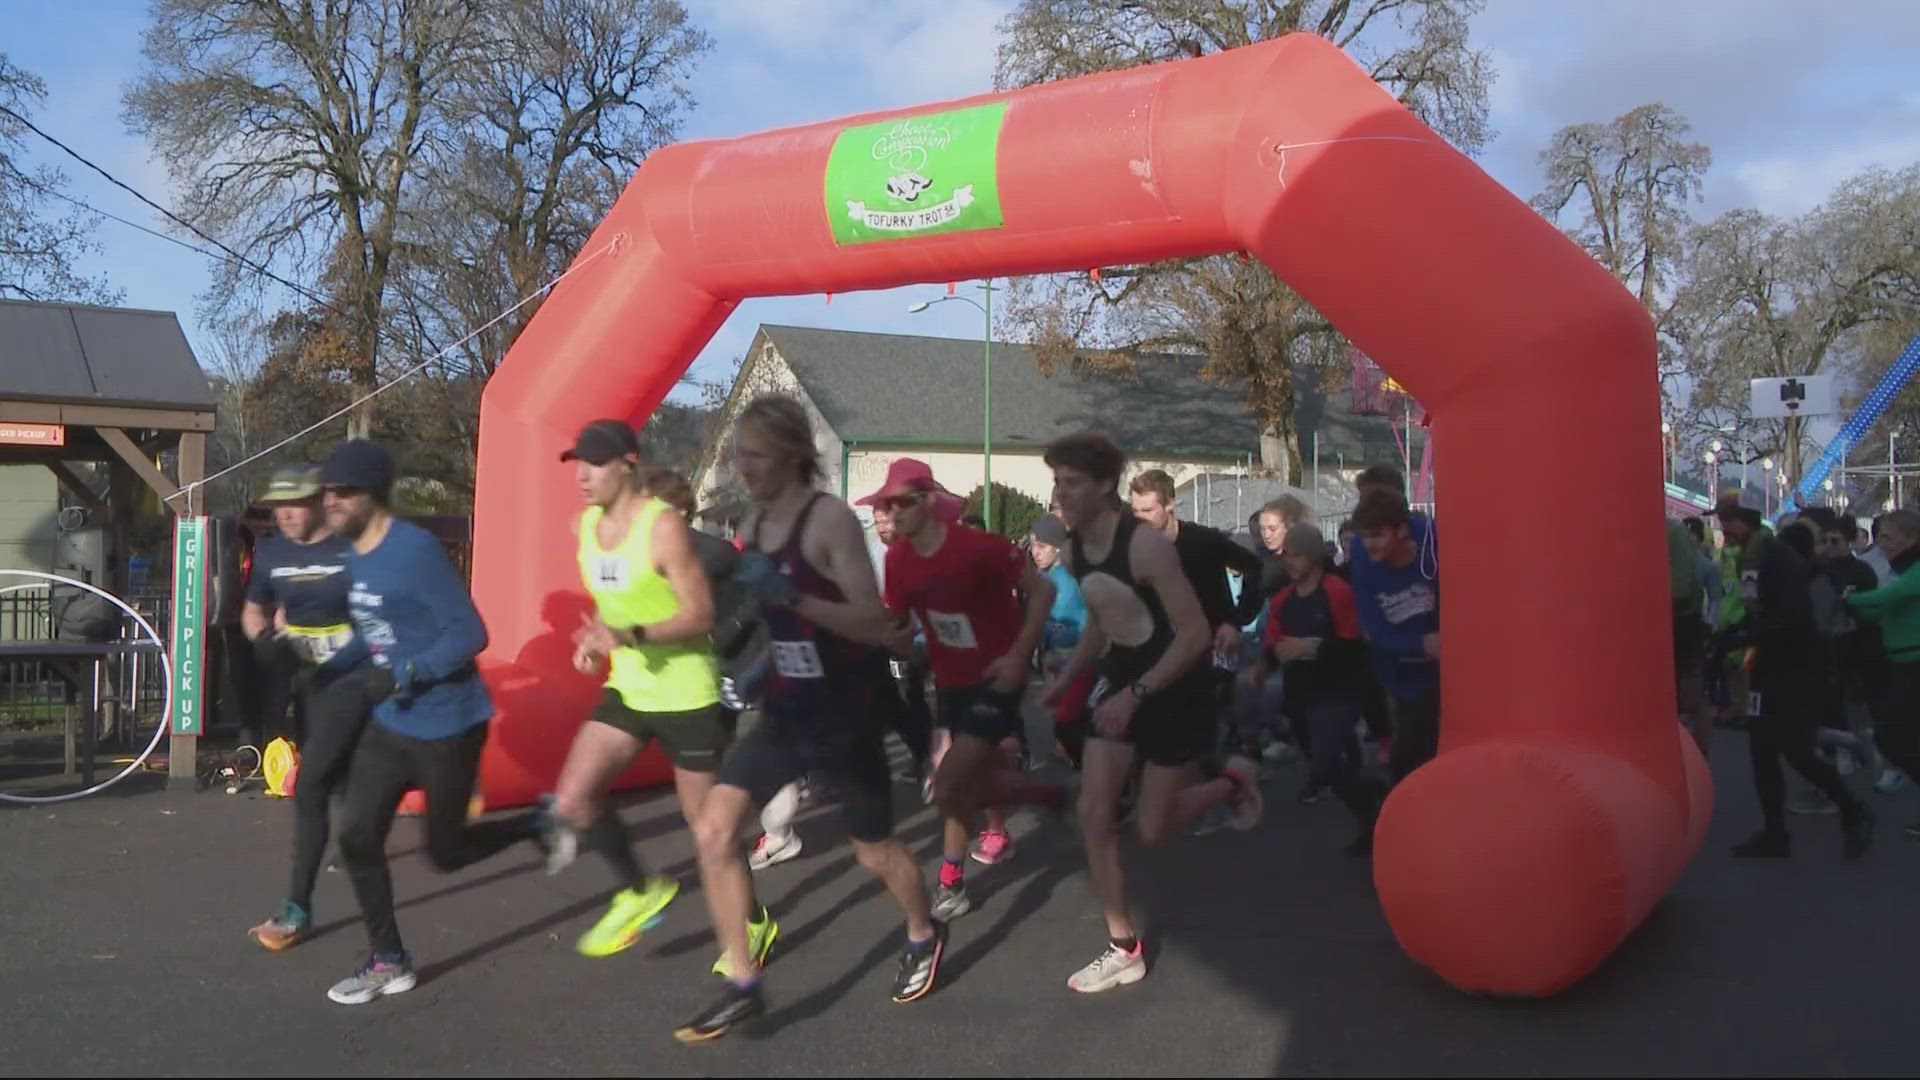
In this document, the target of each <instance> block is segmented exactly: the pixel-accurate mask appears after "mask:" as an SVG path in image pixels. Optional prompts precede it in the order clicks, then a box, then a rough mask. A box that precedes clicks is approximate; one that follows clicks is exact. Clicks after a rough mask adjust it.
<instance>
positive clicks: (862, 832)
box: [715, 718, 893, 844]
mask: <svg viewBox="0 0 1920 1080" xmlns="http://www.w3.org/2000/svg"><path fill="white" fill-rule="evenodd" d="M855 722H856V723H858V725H859V730H857V731H846V730H844V729H843V730H841V731H838V732H836V733H834V734H832V735H826V734H824V733H822V732H820V731H817V730H810V729H803V730H795V728H794V726H793V725H790V724H782V723H779V722H778V721H774V720H772V719H771V718H768V719H767V720H766V722H763V723H761V724H760V725H759V726H758V727H756V728H754V729H753V730H752V731H750V732H748V733H747V734H746V735H745V736H744V737H742V738H741V740H740V742H739V744H738V745H737V746H735V747H734V748H733V753H732V754H731V755H729V756H728V757H727V761H726V764H724V765H722V766H721V767H720V775H719V776H718V777H717V778H716V781H715V782H716V783H721V784H726V785H728V786H730V787H737V788H739V789H740V790H742V791H744V792H746V793H747V797H748V798H749V799H752V800H753V802H754V804H755V805H757V806H765V805H767V803H768V802H769V801H770V800H771V799H772V798H773V797H774V795H775V794H777V793H778V792H779V790H780V789H781V788H783V787H786V786H787V785H788V784H791V783H793V782H794V781H796V780H800V779H803V778H809V777H811V778H817V779H819V780H821V781H824V784H823V786H824V787H826V788H827V789H829V790H831V791H832V792H834V793H835V794H836V795H837V796H838V797H839V800H840V813H841V815H842V816H843V817H844V818H845V820H846V823H847V832H848V834H849V835H851V836H852V837H853V838H854V839H855V840H859V841H861V842H863V843H869V844H875V843H879V842H880V841H882V840H885V839H887V838H888V837H891V836H892V835H893V777H892V775H891V774H890V772H889V771H888V769H887V748H886V743H885V741H884V740H885V734H884V732H883V731H882V730H881V729H880V728H879V727H878V726H877V725H875V724H874V723H872V721H871V720H869V719H861V720H859V721H855Z"/></svg>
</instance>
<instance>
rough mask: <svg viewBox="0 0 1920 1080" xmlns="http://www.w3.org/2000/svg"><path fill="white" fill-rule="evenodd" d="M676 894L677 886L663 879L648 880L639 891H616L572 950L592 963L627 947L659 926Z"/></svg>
mask: <svg viewBox="0 0 1920 1080" xmlns="http://www.w3.org/2000/svg"><path fill="white" fill-rule="evenodd" d="M678 895H680V883H679V882H678V881H675V880H673V879H672V878H667V877H654V878H648V879H647V886H646V888H644V889H641V890H637V891H636V890H634V889H622V890H620V891H619V892H617V893H615V894H614V897H613V905H612V906H611V907H609V908H607V913H606V914H605V915H603V916H601V918H600V921H599V922H597V923H594V924H593V929H591V930H588V931H587V932H586V933H584V934H582V935H580V943H579V944H578V945H577V946H576V948H578V949H579V950H580V955H581V956H590V957H593V958H594V959H596V960H598V959H600V958H602V957H607V956H612V955H613V954H614V953H617V952H621V951H623V950H625V949H628V948H631V947H632V946H633V943H634V942H636V941H639V940H640V935H641V934H644V933H646V932H647V931H649V930H651V929H653V928H654V927H656V926H659V925H660V919H661V916H662V914H663V913H664V912H665V911H666V910H667V905H668V904H671V903H673V898H674V897H676V896H678Z"/></svg>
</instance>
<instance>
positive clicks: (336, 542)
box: [247, 533, 367, 671]
mask: <svg viewBox="0 0 1920 1080" xmlns="http://www.w3.org/2000/svg"><path fill="white" fill-rule="evenodd" d="M352 550H353V545H351V544H349V543H347V542H346V541H345V540H342V539H341V538H339V537H337V536H327V537H323V538H321V539H319V540H315V541H314V542H312V543H310V544H302V543H298V542H296V541H293V540H289V539H288V538H287V537H285V536H282V535H280V534H277V533H276V534H275V535H273V536H269V537H267V538H266V539H264V540H262V541H260V543H259V544H258V545H256V546H255V547H254V549H253V568H252V570H251V571H249V576H248V578H247V602H248V603H249V604H258V605H259V606H261V607H263V608H278V609H279V610H280V611H282V612H284V613H285V614H286V617H287V632H286V634H285V637H286V639H287V641H288V643H289V644H290V645H292V647H293V648H294V650H295V651H296V652H297V653H299V654H300V656H301V658H302V659H304V660H306V661H307V662H308V663H313V664H318V665H319V666H320V667H321V668H323V669H325V670H327V671H345V670H347V669H348V668H350V667H353V666H354V665H355V664H358V663H359V662H360V661H362V660H365V659H366V658H367V649H366V645H365V644H363V643H362V642H361V641H360V638H359V637H358V636H357V635H356V634H354V632H353V624H352V622H351V620H350V618H349V616H348V614H347V587H348V586H349V584H351V581H350V577H349V575H348V573H347V556H348V554H349V553H351V552H352Z"/></svg>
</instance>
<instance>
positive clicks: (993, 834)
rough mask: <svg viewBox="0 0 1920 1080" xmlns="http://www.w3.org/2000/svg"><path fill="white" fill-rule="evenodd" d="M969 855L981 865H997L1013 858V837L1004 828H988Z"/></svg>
mask: <svg viewBox="0 0 1920 1080" xmlns="http://www.w3.org/2000/svg"><path fill="white" fill-rule="evenodd" d="M967 855H968V856H969V857H971V858H972V859H973V861H974V862H977V863H979V864H980V865H981V866H995V865H998V864H999V863H1003V862H1006V861H1007V860H1008V859H1011V858H1013V837H1011V836H1009V835H1007V832H1006V830H1004V829H986V830H984V831H982V832H981V833H980V836H979V838H978V839H976V840H974V842H973V848H972V850H970V851H968V852H967Z"/></svg>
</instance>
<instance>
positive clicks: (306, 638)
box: [287, 626, 353, 664]
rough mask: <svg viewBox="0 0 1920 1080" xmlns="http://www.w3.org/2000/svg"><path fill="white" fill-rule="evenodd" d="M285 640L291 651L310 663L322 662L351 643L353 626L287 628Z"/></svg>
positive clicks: (331, 657)
mask: <svg viewBox="0 0 1920 1080" xmlns="http://www.w3.org/2000/svg"><path fill="white" fill-rule="evenodd" d="M287 641H288V643H290V644H291V645H292V646H293V651H294V652H296V653H298V654H299V655H300V658H301V659H303V660H305V661H306V662H308V663H310V664H324V663H326V662H327V661H329V660H331V659H333V658H334V656H335V655H336V654H338V653H339V652H340V650H342V649H344V648H346V647H347V646H348V645H350V644H352V643H353V627H351V626H328V627H325V628H322V629H309V628H306V627H294V628H289V629H288V631H287Z"/></svg>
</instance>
